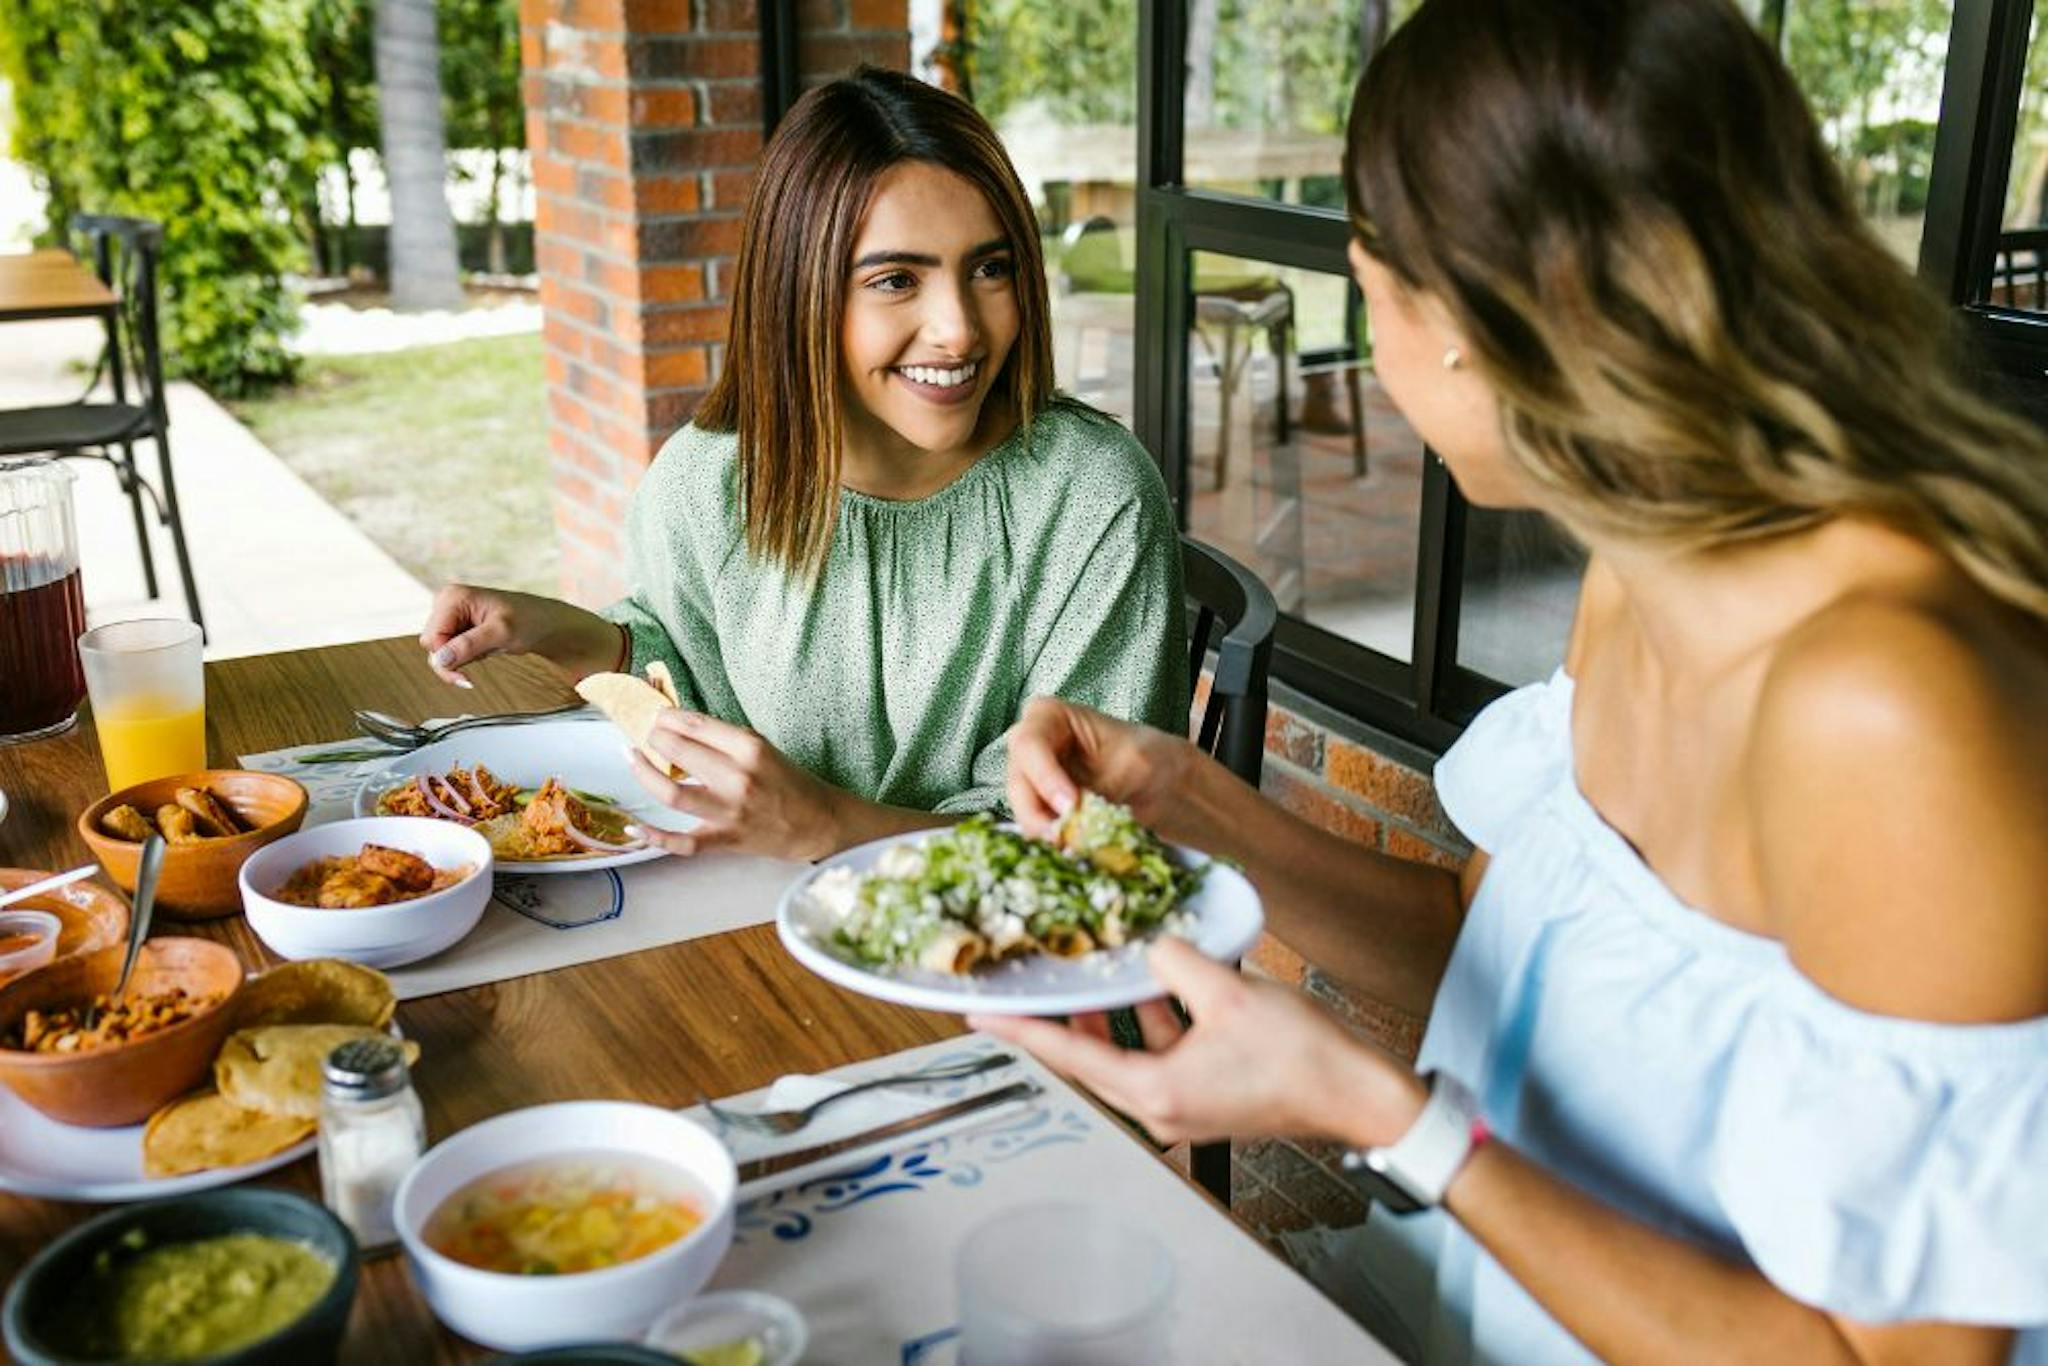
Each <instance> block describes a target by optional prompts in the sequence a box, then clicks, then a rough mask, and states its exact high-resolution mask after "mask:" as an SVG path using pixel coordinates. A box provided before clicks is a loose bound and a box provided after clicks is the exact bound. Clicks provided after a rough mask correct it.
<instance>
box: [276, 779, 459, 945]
mask: <svg viewBox="0 0 2048 1366" xmlns="http://www.w3.org/2000/svg"><path fill="white" fill-rule="evenodd" d="M491 869H492V860H491V845H490V841H488V840H486V839H485V838H484V837H483V836H482V835H480V834H478V833H477V832H476V831H474V830H471V829H468V828H466V827H464V826H460V825H454V824H451V823H449V822H447V821H437V820H425V819H421V818H419V817H414V816H369V817H360V818H357V819H355V820H345V821H335V822H333V823H332V824H328V825H317V826H313V827H311V828H310V829H306V830H301V831H299V832H298V833H297V834H294V835H289V836H287V837H285V838H284V839H281V840H279V841H278V842H277V843H275V844H272V845H269V846H267V847H265V848H263V849H261V850H259V851H257V853H256V854H254V855H252V856H251V857H250V859H249V861H248V862H247V863H244V864H243V865H242V877H241V882H242V905H243V908H244V909H245V910H247V911H248V913H249V928H251V929H253V930H254V931H256V937H257V938H259V939H261V940H262V941H263V942H264V944H265V945H267V946H268V947H269V948H270V950H271V951H272V952H274V953H276V954H278V955H279V956H281V957H284V958H346V959H348V960H349V961H350V962H353V963H361V964H363V965H365V966H366V967H373V968H395V967H399V966H401V965H403V964H406V963H416V962H418V961H419V960H421V959H423V958H431V957H432V956H433V955H435V954H437V953H440V952H441V951H442V950H444V949H446V948H449V947H450V946H451V945H453V944H455V943H457V942H458V941H460V940H461V939H462V938H463V936H465V935H467V934H468V933H469V932H470V931H471V930H473V929H475V928H476V923H477V921H478V920H480V919H481V918H482V917H483V913H484V908H485V907H486V906H488V905H490V901H491Z"/></svg>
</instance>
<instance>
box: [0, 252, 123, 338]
mask: <svg viewBox="0 0 2048 1366" xmlns="http://www.w3.org/2000/svg"><path fill="white" fill-rule="evenodd" d="M114 303H115V299H114V294H113V291H112V290H110V289H108V288H107V287H106V286H105V285H104V284H101V283H100V278H99V277H98V276H97V275H94V274H93V273H92V272H91V271H90V270H88V269H86V267H85V266H84V265H83V264H82V263H81V262H80V261H79V260H78V258H77V257H75V256H73V255H72V254H71V253H70V252H68V251H55V250H45V251H32V252H29V253H27V254H26V255H19V256H4V255H0V322H20V321H24V320H26V319H31V318H79V317H90V316H93V315H95V314H110V313H112V312H113V309H114Z"/></svg>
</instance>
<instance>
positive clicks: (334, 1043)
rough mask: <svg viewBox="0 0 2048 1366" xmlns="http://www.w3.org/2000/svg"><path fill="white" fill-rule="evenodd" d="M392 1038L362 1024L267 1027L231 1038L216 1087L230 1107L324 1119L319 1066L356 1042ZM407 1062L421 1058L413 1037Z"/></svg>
mask: <svg viewBox="0 0 2048 1366" xmlns="http://www.w3.org/2000/svg"><path fill="white" fill-rule="evenodd" d="M386 1037H389V1036H388V1035H386V1034H385V1033H384V1031H383V1030H381V1029H370V1028H367V1027H366V1026H363V1025H266V1026H264V1027H263V1028H261V1029H244V1030H242V1031H240V1032H239V1033H235V1034H230V1035H229V1036H228V1041H227V1042H226V1043H224V1044H222V1045H221V1046H220V1055H219V1056H218V1057H216V1058H215V1059H214V1060H213V1084H214V1085H215V1086H217V1087H219V1088H220V1093H221V1095H222V1096H223V1097H225V1098H226V1099H227V1100H228V1101H229V1103H231V1104H234V1105H239V1106H241V1107H242V1108H243V1109H246V1110H261V1111H263V1112H264V1113H265V1114H269V1115H290V1116H292V1117H294V1118H297V1119H306V1120H314V1119H318V1118H319V1117H320V1068H321V1065H322V1064H323V1063H325V1062H326V1061H327V1055H328V1054H329V1053H332V1052H333V1051H334V1050H335V1049H337V1048H339V1047H340V1046H341V1045H343V1044H345V1043H347V1042H349V1041H350V1040H351V1039H376V1038H386ZM398 1046H399V1047H400V1048H401V1049H402V1050H404V1052H405V1060H406V1062H407V1063H412V1062H414V1061H416V1060H417V1059H418V1058H419V1055H420V1046H419V1045H418V1044H416V1043H414V1042H413V1041H412V1040H410V1039H402V1040H400V1041H399V1045H398Z"/></svg>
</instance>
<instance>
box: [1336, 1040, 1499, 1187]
mask: <svg viewBox="0 0 2048 1366" xmlns="http://www.w3.org/2000/svg"><path fill="white" fill-rule="evenodd" d="M1424 1080H1426V1081H1428V1083H1429V1099H1428V1100H1427V1101H1425V1102H1424V1103H1423V1106H1422V1111H1421V1113H1420V1114H1418V1115H1417V1116H1416V1117H1415V1122H1414V1123H1413V1124H1411V1125H1409V1126H1408V1132H1407V1133H1405V1134H1403V1135H1401V1137H1400V1138H1399V1139H1397V1140H1396V1141H1395V1142H1393V1143H1391V1144H1389V1145H1387V1146H1386V1147H1383V1148H1364V1149H1353V1150H1352V1151H1351V1152H1348V1153H1346V1154H1345V1155H1344V1167H1345V1169H1346V1170H1347V1171H1349V1172H1351V1173H1352V1174H1353V1175H1354V1176H1356V1177H1358V1178H1359V1179H1360V1180H1361V1181H1362V1182H1363V1183H1364V1184H1365V1185H1366V1186H1367V1187H1368V1188H1369V1189H1371V1190H1372V1191H1373V1192H1374V1194H1375V1195H1376V1196H1377V1197H1378V1198H1379V1199H1380V1200H1381V1201H1382V1203H1384V1204H1386V1205H1387V1206H1388V1207H1389V1208H1390V1209H1392V1210H1394V1211H1395V1212H1396V1213H1403V1214H1406V1213H1410V1212H1413V1211H1415V1210H1418V1209H1429V1208H1433V1207H1435V1206H1436V1205H1439V1204H1441V1203H1443V1198H1444V1192H1445V1191H1447V1190H1449V1189H1450V1185H1451V1181H1452V1179H1453V1178H1455V1177H1456V1176H1457V1174H1458V1171H1459V1169H1460V1168H1462V1167H1463V1166H1464V1165H1465V1159H1466V1158H1468V1157H1470V1156H1471V1154H1472V1150H1473V1148H1475V1147H1477V1146H1478V1145H1479V1144H1480V1143H1482V1142H1484V1141H1485V1139H1486V1135H1487V1129H1486V1123H1485V1121H1484V1120H1483V1119H1481V1118H1480V1115H1479V1102H1478V1100H1477V1098H1475V1097H1474V1096H1473V1094H1472V1092H1471V1091H1470V1090H1469V1089H1467V1088H1466V1086H1465V1084H1464V1083H1463V1082H1461V1081H1459V1080H1458V1079H1457V1078H1456V1077H1453V1076H1450V1075H1449V1074H1447V1073H1443V1072H1429V1073H1425V1074H1424Z"/></svg>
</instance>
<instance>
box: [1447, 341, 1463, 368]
mask: <svg viewBox="0 0 2048 1366" xmlns="http://www.w3.org/2000/svg"><path fill="white" fill-rule="evenodd" d="M1464 363H1465V353H1464V352H1462V351H1460V350H1459V349H1458V348H1457V347H1455V346H1447V347H1445V348H1444V369H1446V370H1455V369H1457V368H1458V367H1459V366H1460V365H1463V364H1464Z"/></svg>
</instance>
